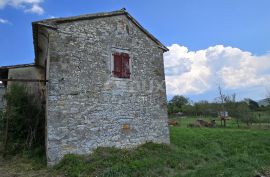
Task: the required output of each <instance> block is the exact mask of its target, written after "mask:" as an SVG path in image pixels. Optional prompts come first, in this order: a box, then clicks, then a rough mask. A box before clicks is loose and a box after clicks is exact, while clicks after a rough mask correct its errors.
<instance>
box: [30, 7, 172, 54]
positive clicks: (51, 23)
mask: <svg viewBox="0 0 270 177" xmlns="http://www.w3.org/2000/svg"><path fill="white" fill-rule="evenodd" d="M118 15H126V17H127V18H128V19H129V20H131V21H132V22H133V23H134V24H135V25H136V26H137V27H138V28H139V29H140V30H141V31H142V32H144V33H145V34H146V35H147V36H148V37H149V38H150V39H152V40H153V41H154V42H155V43H156V44H157V45H158V46H159V47H160V48H161V49H163V51H165V52H166V51H169V49H168V48H167V47H166V46H165V45H163V44H162V43H161V42H160V41H159V40H158V39H157V38H155V37H154V36H153V35H152V34H151V33H149V32H148V31H147V30H146V29H145V28H143V27H142V26H141V25H140V24H139V22H138V21H137V20H135V19H134V18H133V17H132V16H131V15H130V14H129V13H128V12H127V11H126V9H125V8H123V9H121V10H117V11H112V12H102V13H95V14H86V15H79V16H73V17H64V18H52V19H45V20H40V21H35V22H33V23H32V27H33V38H34V47H35V54H36V56H37V52H38V47H37V46H38V45H37V44H38V41H37V38H38V27H39V26H44V27H47V28H51V29H55V30H57V29H58V28H57V24H61V23H68V22H72V21H79V20H91V19H96V18H103V17H110V16H118Z"/></svg>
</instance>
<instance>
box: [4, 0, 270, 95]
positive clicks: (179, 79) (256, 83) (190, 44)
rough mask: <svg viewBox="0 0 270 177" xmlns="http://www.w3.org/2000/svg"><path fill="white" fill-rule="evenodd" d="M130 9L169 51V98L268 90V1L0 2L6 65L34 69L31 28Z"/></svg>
mask: <svg viewBox="0 0 270 177" xmlns="http://www.w3.org/2000/svg"><path fill="white" fill-rule="evenodd" d="M122 7H125V8H126V9H127V11H128V12H129V13H130V14H131V15H133V16H134V17H135V18H136V19H137V20H138V21H139V22H140V23H141V24H142V25H143V26H144V27H145V28H146V29H148V30H149V31H150V32H151V33H152V34H153V35H155V36H156V37H157V38H158V39H159V40H160V41H161V42H163V43H164V44H165V45H166V46H168V47H169V48H170V49H171V51H170V52H168V53H166V54H165V67H166V81H167V94H168V97H169V98H170V97H171V96H172V95H174V94H183V95H186V96H189V97H190V98H191V99H193V100H201V99H207V100H213V99H214V98H215V97H216V95H217V91H216V88H217V85H222V87H223V88H224V91H225V92H226V93H228V94H230V93H236V95H237V96H238V98H239V99H242V98H245V97H251V98H254V99H256V100H258V99H261V98H263V97H265V94H266V89H267V88H269V87H270V84H269V83H270V65H269V63H270V52H269V51H270V42H269V41H270V23H269V19H270V10H269V8H270V1H269V0H166V1H165V0H163V1H161V0H147V1H146V0H91V1H85V0H76V1H74V0H57V1H56V0H0V65H12V64H19V63H31V62H33V58H34V51H33V44H32V43H33V41H32V29H31V22H32V21H36V20H40V19H46V18H51V17H64V16H73V15H80V14H87V13H94V12H104V11H113V10H118V9H120V8H122Z"/></svg>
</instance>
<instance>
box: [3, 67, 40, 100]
mask: <svg viewBox="0 0 270 177" xmlns="http://www.w3.org/2000/svg"><path fill="white" fill-rule="evenodd" d="M44 74H45V72H44V69H43V68H41V67H38V66H31V67H21V68H14V69H9V72H8V78H9V79H37V80H44ZM14 83H16V84H22V85H24V86H25V88H26V89H27V90H28V92H29V93H31V94H34V95H35V96H36V98H37V99H38V100H39V101H40V102H42V100H44V91H45V84H44V82H18V81H15V82H13V81H9V82H8V86H7V88H9V87H10V85H12V84H14Z"/></svg>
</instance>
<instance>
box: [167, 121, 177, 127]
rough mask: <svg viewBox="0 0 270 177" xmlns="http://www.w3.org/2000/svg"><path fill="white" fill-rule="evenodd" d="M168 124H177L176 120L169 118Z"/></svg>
mask: <svg viewBox="0 0 270 177" xmlns="http://www.w3.org/2000/svg"><path fill="white" fill-rule="evenodd" d="M168 124H169V125H171V126H176V125H178V122H177V121H176V120H169V121H168Z"/></svg>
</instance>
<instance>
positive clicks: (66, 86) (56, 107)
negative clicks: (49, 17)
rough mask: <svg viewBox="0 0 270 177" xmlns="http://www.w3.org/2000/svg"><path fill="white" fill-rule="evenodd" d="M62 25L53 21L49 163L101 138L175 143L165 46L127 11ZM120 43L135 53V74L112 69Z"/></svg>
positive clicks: (119, 142) (103, 142) (115, 143)
mask: <svg viewBox="0 0 270 177" xmlns="http://www.w3.org/2000/svg"><path fill="white" fill-rule="evenodd" d="M58 28H59V30H58V31H54V30H50V29H48V32H49V36H50V40H49V41H50V43H49V51H48V53H49V58H50V61H49V62H48V63H47V64H48V66H47V68H49V72H48V79H49V83H48V86H47V97H48V100H47V158H48V164H49V165H53V164H55V163H57V162H58V161H59V160H60V159H61V158H62V157H63V156H64V155H65V154H68V153H76V154H86V153H90V152H92V151H93V150H94V149H95V148H97V147H98V146H103V147H108V146H109V147H118V148H131V147H135V146H137V145H139V144H143V143H145V142H148V141H152V142H156V143H169V131H168V124H167V107H166V91H165V90H166V89H165V82H164V80H165V76H164V66H163V50H162V49H160V48H159V47H158V45H157V44H156V43H154V42H153V41H152V40H151V39H150V38H149V37H147V36H146V35H145V34H144V33H143V32H142V31H141V30H140V29H139V28H138V27H137V26H135V25H134V24H133V23H132V22H131V21H130V20H128V19H127V18H126V16H124V15H121V16H113V17H104V18H97V19H92V20H82V21H73V22H69V23H62V24H58ZM119 49H121V50H125V51H127V52H128V53H129V54H130V57H131V66H132V68H131V71H132V73H131V79H118V78H113V77H112V75H111V56H112V52H113V51H114V50H119Z"/></svg>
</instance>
